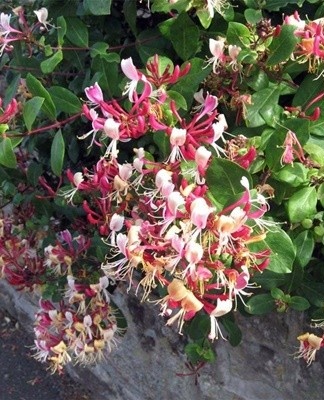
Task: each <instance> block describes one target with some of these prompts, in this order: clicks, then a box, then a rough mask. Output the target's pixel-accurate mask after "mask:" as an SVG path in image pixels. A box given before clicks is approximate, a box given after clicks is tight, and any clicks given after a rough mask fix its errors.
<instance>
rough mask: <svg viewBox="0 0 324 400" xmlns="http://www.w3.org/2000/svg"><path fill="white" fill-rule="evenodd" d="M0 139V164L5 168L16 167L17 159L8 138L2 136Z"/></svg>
mask: <svg viewBox="0 0 324 400" xmlns="http://www.w3.org/2000/svg"><path fill="white" fill-rule="evenodd" d="M0 140H1V142H0V164H2V165H4V166H5V167H7V168H16V166H17V159H16V155H15V153H14V151H13V147H12V143H11V140H10V138H8V137H4V138H2V139H0Z"/></svg>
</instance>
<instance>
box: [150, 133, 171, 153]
mask: <svg viewBox="0 0 324 400" xmlns="http://www.w3.org/2000/svg"><path fill="white" fill-rule="evenodd" d="M153 141H154V143H155V144H156V145H157V146H158V148H159V151H160V154H161V156H162V159H165V158H166V157H167V156H168V154H170V139H169V137H168V135H166V134H165V132H164V131H158V132H154V133H153Z"/></svg>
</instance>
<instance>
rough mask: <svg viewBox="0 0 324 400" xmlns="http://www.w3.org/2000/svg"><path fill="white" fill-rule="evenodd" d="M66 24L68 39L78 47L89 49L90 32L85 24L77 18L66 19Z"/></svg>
mask: <svg viewBox="0 0 324 400" xmlns="http://www.w3.org/2000/svg"><path fill="white" fill-rule="evenodd" d="M66 22H67V30H66V37H67V38H68V39H69V41H70V42H71V43H73V44H74V45H76V46H78V47H88V45H89V32H88V28H87V26H86V25H85V23H84V22H82V21H81V19H79V18H75V17H68V18H66Z"/></svg>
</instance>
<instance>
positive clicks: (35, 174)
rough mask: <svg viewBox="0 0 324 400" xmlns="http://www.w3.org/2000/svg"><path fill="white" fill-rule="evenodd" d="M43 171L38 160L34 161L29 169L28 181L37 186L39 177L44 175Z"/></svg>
mask: <svg viewBox="0 0 324 400" xmlns="http://www.w3.org/2000/svg"><path fill="white" fill-rule="evenodd" d="M42 173H43V167H42V165H41V164H38V163H37V162H32V163H31V164H30V165H29V166H28V169H27V180H28V182H29V183H30V184H31V185H33V186H37V184H38V178H39V177H40V176H41V175H42Z"/></svg>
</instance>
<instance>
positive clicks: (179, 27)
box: [170, 13, 200, 61]
mask: <svg viewBox="0 0 324 400" xmlns="http://www.w3.org/2000/svg"><path fill="white" fill-rule="evenodd" d="M170 33H171V43H172V45H173V47H174V50H175V51H176V52H177V54H178V55H179V57H181V58H182V59H183V60H184V61H186V60H188V59H189V58H190V57H192V56H194V55H195V54H196V52H197V51H198V49H199V46H200V44H199V29H198V27H197V26H196V25H195V24H194V22H193V21H192V20H191V18H190V17H189V16H188V14H187V13H182V14H180V15H179V16H178V18H177V19H176V21H175V23H174V24H173V25H172V26H171V28H170Z"/></svg>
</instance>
